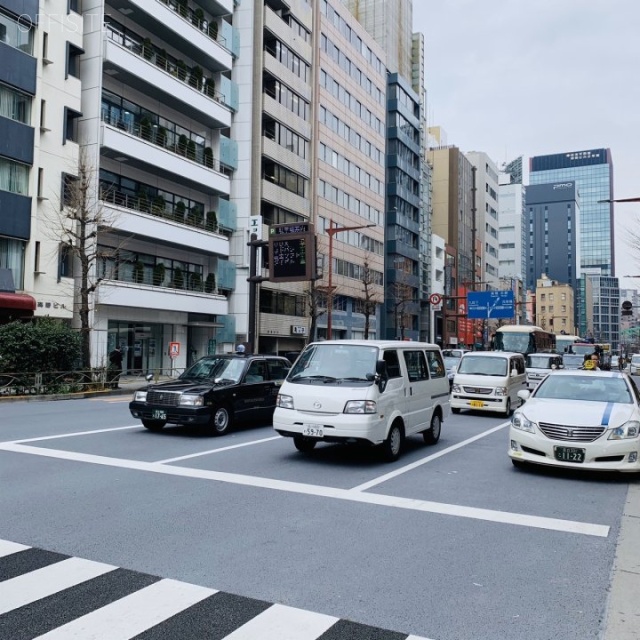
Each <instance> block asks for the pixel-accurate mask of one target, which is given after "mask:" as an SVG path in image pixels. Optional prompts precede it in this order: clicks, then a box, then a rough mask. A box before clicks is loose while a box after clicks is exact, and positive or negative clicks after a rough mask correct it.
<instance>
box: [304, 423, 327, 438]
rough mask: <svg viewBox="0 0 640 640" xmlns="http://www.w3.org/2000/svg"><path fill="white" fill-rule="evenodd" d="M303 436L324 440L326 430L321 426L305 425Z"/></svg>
mask: <svg viewBox="0 0 640 640" xmlns="http://www.w3.org/2000/svg"><path fill="white" fill-rule="evenodd" d="M302 435H303V436H313V437H314V438H322V436H323V435H324V430H323V428H322V425H321V424H305V425H304V427H302Z"/></svg>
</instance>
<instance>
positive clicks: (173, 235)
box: [101, 192, 229, 257]
mask: <svg viewBox="0 0 640 640" xmlns="http://www.w3.org/2000/svg"><path fill="white" fill-rule="evenodd" d="M140 201H141V198H138V197H135V196H128V195H126V194H122V193H118V192H111V193H102V194H101V202H102V203H103V207H104V215H105V219H106V220H109V221H110V225H111V226H112V227H113V228H114V229H117V230H118V231H119V232H125V233H127V234H131V235H133V236H136V237H140V238H152V239H153V240H155V241H161V242H165V243H166V244H169V245H174V246H175V245H177V246H181V247H185V248H189V249H192V250H193V251H197V252H200V253H207V254H214V255H218V256H225V257H228V256H229V239H228V237H227V236H225V235H222V233H221V232H218V230H217V228H216V227H215V226H214V225H215V223H214V222H212V221H210V220H206V219H205V218H204V217H200V219H199V220H198V219H194V217H190V214H186V216H185V213H184V212H183V213H182V216H180V214H179V212H177V211H162V212H160V211H159V210H158V209H157V208H155V207H151V206H149V208H148V210H147V211H146V212H145V211H140V209H139V208H140V206H145V205H140Z"/></svg>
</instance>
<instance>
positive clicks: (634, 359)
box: [631, 356, 640, 364]
mask: <svg viewBox="0 0 640 640" xmlns="http://www.w3.org/2000/svg"><path fill="white" fill-rule="evenodd" d="M631 362H633V364H640V356H631Z"/></svg>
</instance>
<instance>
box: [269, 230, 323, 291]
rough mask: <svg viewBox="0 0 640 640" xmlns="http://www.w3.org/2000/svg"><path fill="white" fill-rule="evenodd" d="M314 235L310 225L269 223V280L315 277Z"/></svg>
mask: <svg viewBox="0 0 640 640" xmlns="http://www.w3.org/2000/svg"><path fill="white" fill-rule="evenodd" d="M315 266H316V239H315V234H314V231H313V225H312V224H310V223H308V222H304V223H294V224H280V225H272V226H271V227H270V228H269V280H270V281H271V282H296V281H302V280H312V279H313V278H315V275H316V274H315Z"/></svg>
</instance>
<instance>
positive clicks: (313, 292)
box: [305, 279, 327, 341]
mask: <svg viewBox="0 0 640 640" xmlns="http://www.w3.org/2000/svg"><path fill="white" fill-rule="evenodd" d="M317 282H318V281H317V279H315V280H309V286H308V287H307V290H306V291H305V293H306V296H307V303H308V305H309V317H310V318H311V327H309V340H311V341H314V340H316V339H317V335H316V334H317V331H318V318H319V317H320V316H321V315H323V314H325V313H326V312H327V309H326V300H327V294H326V292H325V290H324V289H323V288H322V287H318V285H317Z"/></svg>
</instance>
